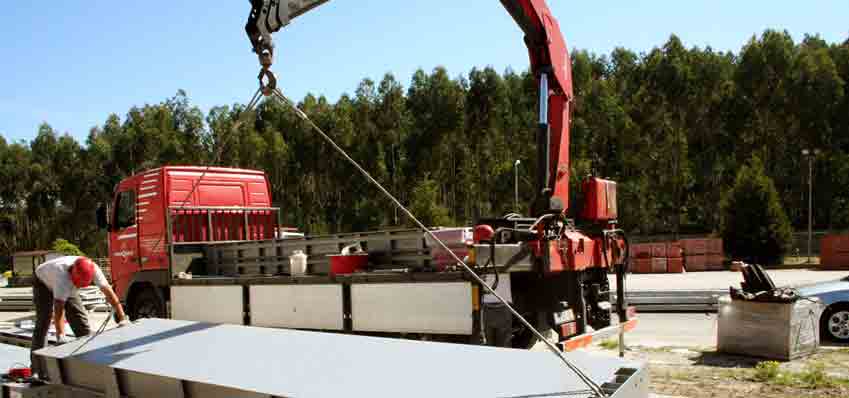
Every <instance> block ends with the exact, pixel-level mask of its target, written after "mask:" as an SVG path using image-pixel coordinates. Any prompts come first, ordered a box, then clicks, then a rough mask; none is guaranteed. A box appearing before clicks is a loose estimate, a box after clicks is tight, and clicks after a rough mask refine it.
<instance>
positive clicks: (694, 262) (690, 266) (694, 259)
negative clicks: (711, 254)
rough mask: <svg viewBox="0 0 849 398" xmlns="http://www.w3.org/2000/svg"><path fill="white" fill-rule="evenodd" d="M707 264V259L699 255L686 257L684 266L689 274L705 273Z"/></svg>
mask: <svg viewBox="0 0 849 398" xmlns="http://www.w3.org/2000/svg"><path fill="white" fill-rule="evenodd" d="M685 254H686V253H685ZM706 262H707V258H706V257H705V255H704V254H697V255H694V256H690V255H687V256H686V257H684V265H685V266H686V267H687V271H688V272H693V271H705V263H706Z"/></svg>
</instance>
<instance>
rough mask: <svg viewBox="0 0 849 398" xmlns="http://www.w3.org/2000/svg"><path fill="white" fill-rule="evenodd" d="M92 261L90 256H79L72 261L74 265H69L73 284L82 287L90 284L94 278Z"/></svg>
mask: <svg viewBox="0 0 849 398" xmlns="http://www.w3.org/2000/svg"><path fill="white" fill-rule="evenodd" d="M94 267H95V264H94V261H91V259H90V258H87V257H80V258H78V259H77V261H74V266H73V267H71V281H72V282H74V286H76V287H78V288H83V287H86V286H88V285H90V284H91V280H92V279H94Z"/></svg>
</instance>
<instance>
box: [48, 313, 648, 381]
mask: <svg viewBox="0 0 849 398" xmlns="http://www.w3.org/2000/svg"><path fill="white" fill-rule="evenodd" d="M80 344H81V342H73V343H69V344H66V345H63V346H59V347H51V348H45V349H42V350H39V351H38V355H42V356H45V357H51V358H60V359H62V363H63V366H64V367H73V366H76V365H78V364H79V363H87V364H94V365H98V366H102V367H113V368H115V369H118V370H119V371H132V372H137V373H144V374H147V375H152V376H159V377H162V378H163V379H179V380H182V381H185V383H184V385H186V386H187V387H185V388H186V390H196V391H204V392H205V393H207V394H210V396H213V395H219V394H226V393H227V390H226V389H236V390H239V391H243V392H255V393H260V394H265V395H273V396H279V397H339V396H370V397H399V396H404V397H445V396H462V397H517V396H529V395H537V394H555V395H552V396H556V394H558V393H564V392H569V391H577V390H586V386H585V385H583V384H582V383H580V382H579V381H578V378H577V377H576V376H575V375H574V374H572V373H571V372H570V371H569V370H568V369H567V368H566V367H565V366H564V365H563V364H562V362H560V360H559V359H558V358H556V357H554V356H553V355H551V354H550V353H547V352H535V351H523V350H513V349H503V348H493V347H481V346H468V345H456V344H445V343H432V342H418V341H409V340H398V339H384V338H375V337H364V336H353V335H342V334H330V333H318V332H304V331H297V330H283V329H267V328H254V327H245V326H236V325H214V324H206V323H198V322H190V321H176V320H166V319H146V320H144V321H142V322H141V323H139V324H136V325H133V326H131V327H127V328H120V329H112V330H109V331H107V332H105V333H104V334H103V335H101V336H99V337H97V338H95V339H93V340H92V341H91V342H90V343H88V345H86V346H85V347H83V348H82V349H81V350H80V352H78V353H77V354H75V355H73V356H70V353H71V352H72V351H73V350H74V349H75V348H77V346H79V345H80ZM567 356H568V357H569V358H570V359H571V360H572V361H573V362H575V363H576V364H578V365H579V366H580V367H582V368H583V369H584V370H586V371H587V372H588V374H589V376H590V377H591V378H592V379H593V380H595V381H596V382H597V383H598V384H600V385H601V384H604V383H609V382H611V381H614V380H615V379H616V372H617V371H618V370H619V369H620V368H623V367H630V368H634V369H637V370H638V371H637V372H635V373H634V375H643V372H642V370H643V369H645V366H644V365H642V364H640V363H635V362H630V361H624V360H621V359H618V358H613V357H604V356H595V355H590V354H588V353H584V352H571V353H568V354H567ZM428 375H432V382H423V380H428V378H429V377H430V376H428ZM123 377H126V378H132V377H133V373H131V372H126V375H125V376H123ZM631 382H633V383H639V381H637V380H633V381H632V380H625V381H622V382H621V384H622V385H627V384H628V383H631ZM126 383H128V382H127V381H126V380H124V381H123V382H122V384H124V385H127V384H126ZM194 383H202V384H207V385H208V386H195V385H194ZM635 385H636V384H635ZM216 387H221V389H220V391H219V390H218V389H217V388H216ZM638 390H639V389H638ZM643 391H644V390H643ZM229 392H230V393H234V392H233V391H232V390H230V391H229ZM238 395H244V396H250V395H251V394H242V393H241V392H240V393H239V394H238ZM574 396H575V397H589V396H590V394H579V395H574ZM617 396H620V395H619V394H617ZM622 396H623V397H628V398H637V397H646V396H647V394H645V393H640V392H639V391H638V392H635V393H633V394H632V393H628V394H626V395H622Z"/></svg>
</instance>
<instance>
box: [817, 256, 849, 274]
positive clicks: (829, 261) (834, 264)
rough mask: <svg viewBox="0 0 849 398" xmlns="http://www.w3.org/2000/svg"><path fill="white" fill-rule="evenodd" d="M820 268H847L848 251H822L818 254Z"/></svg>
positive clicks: (848, 265) (848, 264) (848, 261)
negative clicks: (826, 252)
mask: <svg viewBox="0 0 849 398" xmlns="http://www.w3.org/2000/svg"><path fill="white" fill-rule="evenodd" d="M820 268H821V269H828V270H844V269H849V253H834V252H831V253H828V254H825V253H823V254H822V255H821V256H820Z"/></svg>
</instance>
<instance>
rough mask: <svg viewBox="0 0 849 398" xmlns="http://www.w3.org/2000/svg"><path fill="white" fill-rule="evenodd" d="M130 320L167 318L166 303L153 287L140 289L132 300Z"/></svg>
mask: <svg viewBox="0 0 849 398" xmlns="http://www.w3.org/2000/svg"><path fill="white" fill-rule="evenodd" d="M130 303H131V304H130V320H132V321H135V320H137V319H141V318H165V317H166V316H165V303H164V302H163V301H162V298H160V297H159V295H158V294H156V291H155V290H153V288H152V287H145V288H143V289H142V290H140V291H139V292H138V293H137V294H136V295H135V297H133V299H132V300H131V301H130Z"/></svg>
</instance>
